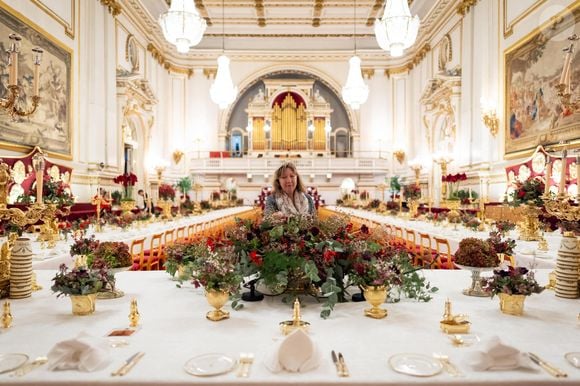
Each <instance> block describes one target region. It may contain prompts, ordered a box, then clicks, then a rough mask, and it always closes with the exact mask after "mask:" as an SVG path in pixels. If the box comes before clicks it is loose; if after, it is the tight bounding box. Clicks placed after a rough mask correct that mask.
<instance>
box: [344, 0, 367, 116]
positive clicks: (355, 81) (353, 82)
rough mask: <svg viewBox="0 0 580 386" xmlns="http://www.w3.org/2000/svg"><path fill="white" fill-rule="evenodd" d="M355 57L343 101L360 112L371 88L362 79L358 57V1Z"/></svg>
mask: <svg viewBox="0 0 580 386" xmlns="http://www.w3.org/2000/svg"><path fill="white" fill-rule="evenodd" d="M353 38H354V56H353V57H352V58H350V60H349V61H348V63H349V68H348V76H347V78H346V85H344V87H343V88H342V99H343V100H344V101H345V102H346V103H347V104H349V105H350V107H351V108H352V109H353V110H358V109H359V107H360V105H362V104H363V103H365V102H366V101H367V98H368V97H369V88H368V86H367V85H366V84H365V82H364V81H363V78H362V72H361V69H360V58H359V57H358V56H357V55H356V0H355V2H354V35H353Z"/></svg>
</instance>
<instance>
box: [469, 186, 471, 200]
mask: <svg viewBox="0 0 580 386" xmlns="http://www.w3.org/2000/svg"><path fill="white" fill-rule="evenodd" d="M469 200H471V187H469Z"/></svg>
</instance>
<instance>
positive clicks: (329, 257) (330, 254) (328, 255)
mask: <svg viewBox="0 0 580 386" xmlns="http://www.w3.org/2000/svg"><path fill="white" fill-rule="evenodd" d="M335 256H336V252H335V251H331V250H330V249H327V250H326V251H324V254H323V255H322V258H323V260H324V262H325V263H327V264H328V263H332V262H334V258H335Z"/></svg>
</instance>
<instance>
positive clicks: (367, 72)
mask: <svg viewBox="0 0 580 386" xmlns="http://www.w3.org/2000/svg"><path fill="white" fill-rule="evenodd" d="M361 72H362V75H363V77H364V78H366V79H371V78H372V77H373V76H375V69H374V68H363V69H362V70H361Z"/></svg>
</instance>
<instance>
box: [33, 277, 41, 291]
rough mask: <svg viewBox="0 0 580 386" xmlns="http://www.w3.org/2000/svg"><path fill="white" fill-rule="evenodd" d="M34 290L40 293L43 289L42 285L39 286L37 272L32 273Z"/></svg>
mask: <svg viewBox="0 0 580 386" xmlns="http://www.w3.org/2000/svg"><path fill="white" fill-rule="evenodd" d="M31 287H32V290H33V291H35V292H36V291H40V290H41V289H42V286H41V285H40V284H38V282H37V281H36V272H32V285H31Z"/></svg>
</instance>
